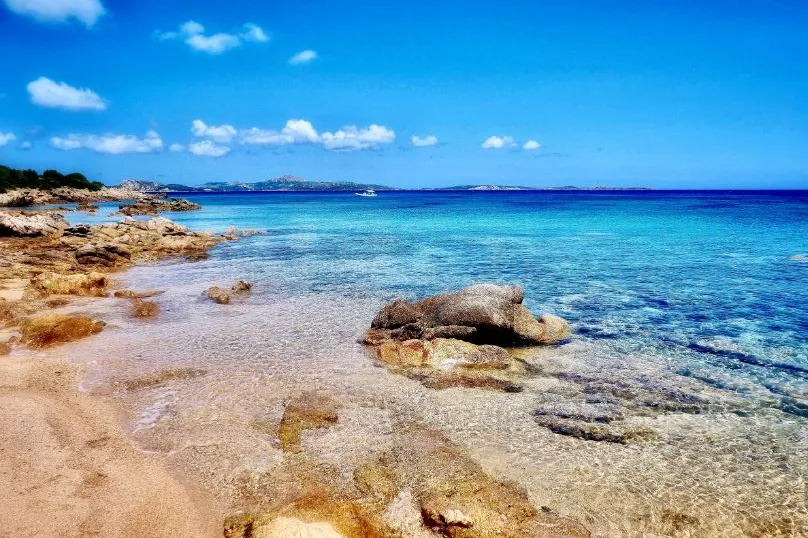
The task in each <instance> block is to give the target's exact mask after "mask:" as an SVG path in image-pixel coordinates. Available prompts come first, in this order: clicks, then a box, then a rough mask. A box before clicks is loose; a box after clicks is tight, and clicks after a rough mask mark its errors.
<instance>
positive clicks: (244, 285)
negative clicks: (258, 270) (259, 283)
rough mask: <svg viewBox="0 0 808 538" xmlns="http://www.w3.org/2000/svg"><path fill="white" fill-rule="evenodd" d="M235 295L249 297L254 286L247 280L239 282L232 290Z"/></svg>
mask: <svg viewBox="0 0 808 538" xmlns="http://www.w3.org/2000/svg"><path fill="white" fill-rule="evenodd" d="M230 289H231V290H233V292H234V293H238V294H239V295H249V294H250V292H251V291H252V284H250V283H249V282H247V281H246V280H239V281H238V282H236V283H235V284H234V285H233V287H232V288H230Z"/></svg>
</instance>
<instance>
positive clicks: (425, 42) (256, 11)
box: [0, 0, 808, 188]
mask: <svg viewBox="0 0 808 538" xmlns="http://www.w3.org/2000/svg"><path fill="white" fill-rule="evenodd" d="M0 2H2V3H0V54H2V58H3V60H2V69H0V163H5V164H8V165H11V166H15V167H32V168H36V169H39V170H42V169H44V168H57V169H60V170H65V171H74V170H75V171H81V172H84V173H85V174H86V175H88V176H89V177H91V178H93V179H100V180H102V181H104V182H106V183H110V184H112V183H117V182H119V181H120V180H121V179H123V178H140V179H151V180H157V181H162V182H177V183H186V184H198V183H203V182H206V181H259V180H263V179H268V178H270V177H274V176H278V175H281V174H294V175H298V176H302V177H305V178H308V179H313V180H314V179H317V180H355V181H362V182H376V183H384V184H390V185H397V186H403V187H408V186H412V187H421V186H447V185H456V184H465V183H486V184H487V183H499V184H521V185H535V186H542V185H567V184H575V185H603V184H609V185H621V186H638V185H647V186H654V187H663V188H723V187H731V188H808V69H806V61H807V60H806V58H808V31H806V28H808V3H806V2H796V1H780V2H777V1H774V2H748V1H745V0H740V1H736V2H732V3H730V2H724V1H720V2H718V1H714V2H711V1H705V2H672V1H671V2H667V1H666V2H635V1H611V2H608V1H597V2H596V1H588V2H585V1H568V2H563V3H561V2H540V1H516V0H512V1H509V2H494V1H486V2H484V1H473V0H466V1H454V0H446V1H442V2H435V1H434V0H432V1H420V0H411V1H410V2H407V3H393V2H379V1H378V0H376V1H360V0H356V1H332V2H315V1H312V0H297V1H295V2H290V1H289V2H287V1H268V2H256V1H241V0H229V1H228V2H221V1H215V2H214V1H198V2H182V3H179V2H175V3H171V2H166V1H160V2H158V1H152V0H141V1H139V2H130V1H127V2H115V1H111V0H0ZM301 53H302V54H301ZM293 58H297V60H293ZM194 122H196V123H194ZM413 137H418V138H417V139H413Z"/></svg>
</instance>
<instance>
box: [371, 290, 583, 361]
mask: <svg viewBox="0 0 808 538" xmlns="http://www.w3.org/2000/svg"><path fill="white" fill-rule="evenodd" d="M523 300H524V292H523V291H522V288H521V287H519V286H497V285H495V284H477V285H474V286H469V287H468V288H465V289H463V290H460V291H458V292H455V293H446V294H442V295H435V296H433V297H428V298H426V299H423V300H421V301H417V302H414V303H410V302H408V301H406V300H404V299H398V300H396V301H394V302H393V303H391V304H389V305H387V306H385V307H384V308H382V310H381V311H380V312H379V313H378V314H377V315H376V317H375V318H374V319H373V322H372V323H371V328H372V329H374V330H378V331H389V333H388V334H389V337H390V338H393V339H396V340H401V339H410V338H425V339H432V338H457V339H460V340H465V341H468V342H472V343H486V344H493V345H500V346H525V345H543V344H557V343H559V342H560V341H562V340H564V339H566V338H568V337H569V335H570V329H569V324H568V323H567V322H566V321H564V320H563V319H561V318H559V317H558V316H553V315H552V314H544V315H542V316H540V317H539V318H536V317H535V316H534V315H533V314H532V313H531V312H530V310H528V309H527V307H525V306H524V305H523V304H522V301H523ZM402 337H406V338H402Z"/></svg>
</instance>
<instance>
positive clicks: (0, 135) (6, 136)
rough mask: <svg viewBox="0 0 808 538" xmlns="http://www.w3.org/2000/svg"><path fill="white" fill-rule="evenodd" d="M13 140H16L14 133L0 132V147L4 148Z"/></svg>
mask: <svg viewBox="0 0 808 538" xmlns="http://www.w3.org/2000/svg"><path fill="white" fill-rule="evenodd" d="M14 140H17V135H15V134H14V133H4V132H2V131H0V147H3V146H5V145H6V144H8V143H9V142H13V141H14Z"/></svg>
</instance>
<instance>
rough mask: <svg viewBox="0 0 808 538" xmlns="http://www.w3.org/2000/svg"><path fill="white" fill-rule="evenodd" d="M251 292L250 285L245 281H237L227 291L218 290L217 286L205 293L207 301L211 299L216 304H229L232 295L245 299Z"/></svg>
mask: <svg viewBox="0 0 808 538" xmlns="http://www.w3.org/2000/svg"><path fill="white" fill-rule="evenodd" d="M251 291H252V284H250V283H249V282H247V281H246V280H239V281H238V282H236V283H235V284H234V285H233V286H232V287H231V288H230V289H229V290H226V289H224V288H220V287H219V286H212V287H210V288H208V289H207V290H206V291H205V294H206V295H207V296H208V298H209V299H212V300H213V301H214V302H216V303H218V304H230V299H231V298H232V296H233V295H237V296H239V297H247V296H249V295H250V293H251Z"/></svg>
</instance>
